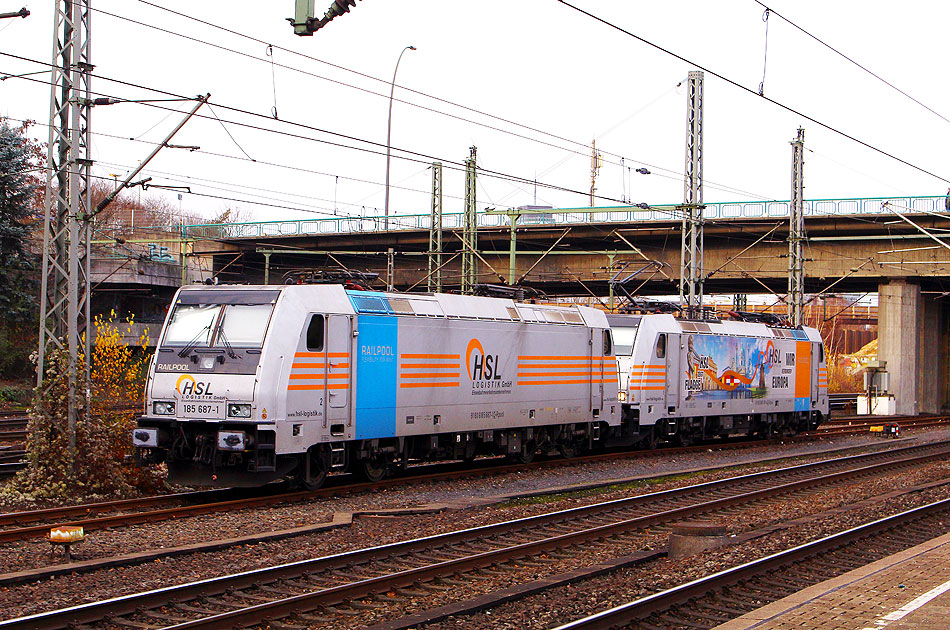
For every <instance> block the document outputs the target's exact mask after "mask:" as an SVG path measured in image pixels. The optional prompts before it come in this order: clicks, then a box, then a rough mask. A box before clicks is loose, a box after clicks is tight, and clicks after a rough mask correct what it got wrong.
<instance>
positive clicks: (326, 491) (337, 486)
mask: <svg viewBox="0 0 950 630" xmlns="http://www.w3.org/2000/svg"><path fill="white" fill-rule="evenodd" d="M767 443H768V442H763V441H761V440H755V441H751V442H750V441H736V442H719V441H717V442H716V443H715V448H717V449H722V450H726V449H743V448H754V447H757V446H761V445H763V444H767ZM708 448H710V445H705V444H704V445H698V446H689V447H670V448H663V449H658V450H653V451H620V452H609V453H598V454H595V455H586V456H582V457H575V458H570V459H561V458H556V459H543V460H539V461H535V462H532V463H530V464H503V465H499V464H498V460H481V461H480V462H478V461H477V462H476V464H475V465H474V466H472V465H467V466H466V467H464V468H461V469H460V468H459V467H458V466H456V465H433V464H430V465H425V466H419V467H413V468H410V469H409V471H407V472H406V473H404V474H403V475H401V476H399V477H395V478H390V479H385V480H383V481H380V482H376V483H360V482H356V483H354V482H353V481H352V478H348V477H345V476H343V477H336V476H335V477H331V482H330V483H328V484H327V486H326V487H324V488H321V489H320V490H315V491H298V492H275V491H273V490H272V489H269V488H264V489H258V490H251V491H248V490H243V491H242V490H211V491H197V492H190V493H179V494H173V495H159V496H152V497H143V498H136V499H123V500H117V501H107V502H101V503H93V504H83V505H75V506H66V507H57V508H49V509H41V510H30V511H28V512H11V513H2V514H0V542H9V541H15V540H26V539H31V538H40V537H43V536H45V535H46V534H47V533H48V532H49V528H50V526H51V525H77V526H82V527H83V528H84V529H85V530H86V531H94V530H96V529H103V528H109V527H122V526H127V525H135V524H138V523H146V522H156V521H160V520H167V519H174V518H182V517H189V516H197V515H201V514H213V513H217V512H224V511H229V510H237V509H244V508H254V507H263V506H267V505H275V504H278V503H288V502H294V501H305V500H312V499H315V498H319V497H323V496H334V495H340V494H357V493H360V492H364V491H367V490H370V489H377V490H378V489H383V488H394V487H400V486H406V485H413V484H418V483H428V482H433V483H438V482H440V481H448V480H454V479H464V478H472V477H478V476H488V475H503V474H508V473H511V472H521V471H527V470H536V469H541V468H549V467H557V466H570V465H576V464H578V463H595V462H598V461H607V460H615V459H621V458H633V457H636V458H644V457H665V456H669V455H671V454H677V453H689V452H697V451H705V450H707V449H708ZM8 464H9V468H8V470H9V473H7V474H13V473H15V472H16V470H19V469H20V468H22V467H23V466H24V465H25V464H23V463H22V462H15V461H10V462H8ZM5 465H7V463H3V462H0V476H2V475H3V474H4V466H5ZM247 492H251V493H252V494H251V496H246V494H247ZM27 523H35V524H34V525H28V526H27V525H25V524H27Z"/></svg>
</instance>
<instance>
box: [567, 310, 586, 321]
mask: <svg viewBox="0 0 950 630" xmlns="http://www.w3.org/2000/svg"><path fill="white" fill-rule="evenodd" d="M564 321H566V322H567V323H568V324H583V323H584V320H583V319H582V318H581V314H580V313H575V312H573V311H568V312H566V313H564Z"/></svg>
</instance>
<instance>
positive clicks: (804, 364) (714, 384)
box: [607, 315, 828, 443]
mask: <svg viewBox="0 0 950 630" xmlns="http://www.w3.org/2000/svg"><path fill="white" fill-rule="evenodd" d="M607 320H608V322H609V323H610V326H611V331H612V332H613V335H614V340H615V349H616V354H617V359H618V361H619V366H620V390H621V391H620V397H621V399H622V400H623V401H624V420H625V423H624V424H626V425H636V426H637V427H639V428H641V429H642V431H641V433H642V434H643V437H644V439H648V440H649V441H650V442H651V443H655V442H656V441H657V440H662V439H671V438H673V439H676V440H677V441H680V442H689V441H692V440H694V439H698V438H709V437H713V436H717V435H718V436H725V435H729V434H736V433H744V434H760V435H770V434H772V433H776V432H783V433H795V432H798V431H803V430H806V429H809V428H814V427H815V426H817V425H818V423H819V422H821V420H822V419H823V418H824V417H825V416H827V414H828V379H827V367H826V366H825V356H824V348H823V345H822V343H821V337H820V336H819V335H818V331H816V330H814V329H812V328H805V327H802V328H783V327H771V326H767V325H765V324H760V323H749V322H741V321H718V320H712V321H686V320H680V319H676V318H674V317H673V316H672V315H644V316H635V315H608V316H607ZM646 427H651V428H652V432H651V431H647V430H646Z"/></svg>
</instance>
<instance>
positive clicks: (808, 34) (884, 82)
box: [752, 0, 950, 123]
mask: <svg viewBox="0 0 950 630" xmlns="http://www.w3.org/2000/svg"><path fill="white" fill-rule="evenodd" d="M752 1H753V2H755V3H756V4H758V5H759V6H761V7H763V8H764V9H765V10H766V11H768V12H769V13H771V14H772V15H777V16H778V17H779V18H781V19H782V20H784V21H785V22H786V23H788V24H789V25H790V26H792V27H794V28H796V29H798V30H799V31H801V32H802V33H804V34H805V35H807V36H808V37H810V38H812V39H813V40H815V41H816V42H818V43H819V44H821V45H822V46H824V47H825V48H827V49H828V50H830V51H831V52H833V53H835V54H836V55H838V56H839V57H841V58H843V59H845V60H846V61H848V62H850V63H851V64H853V65H855V66H857V67H858V68H860V69H861V70H863V71H865V72H866V73H868V74H870V75H871V76H872V77H874V78H875V79H877V80H878V81H880V82H881V83H883V84H884V85H886V86H888V87H889V88H891V89H893V90H895V91H897V92H899V93H900V94H902V95H903V96H905V97H907V98H909V99H910V100H912V101H913V102H915V103H917V104H918V105H920V106H921V107H923V108H924V109H926V110H927V111H928V112H930V113H931V114H933V115H934V116H936V117H937V118H940V119H941V120H943V121H944V122H948V123H950V119H948V118H947V117H946V116H944V115H943V114H941V113H940V112H937V111H935V110H933V109H932V108H930V107H929V106H927V105H925V104H924V103H921V102H920V101H918V100H917V99H916V98H914V97H913V96H911V95H910V94H908V93H907V92H905V91H904V90H902V89H900V88H899V87H897V86H896V85H894V84H893V83H891V82H890V81H888V80H887V79H885V78H884V77H882V76H881V75H879V74H877V73H876V72H872V71H871V70H869V69H868V68H866V67H865V66H863V65H861V64H860V63H858V62H857V61H855V60H854V59H852V58H851V57H849V56H848V55H846V54H844V53H843V52H841V51H840V50H838V49H837V48H835V47H834V46H832V45H831V44H829V43H827V42H825V41H823V40H821V39H820V38H819V37H817V36H815V35H812V34H811V33H809V32H808V31H806V30H805V29H804V28H802V27H801V26H799V25H798V24H796V23H795V22H792V21H791V20H790V19H788V18H787V17H785V16H784V15H782V14H781V13H779V12H778V11H776V10H775V9H772V8H769V7H768V6H766V5H765V4H763V3H762V2H760V0H752Z"/></svg>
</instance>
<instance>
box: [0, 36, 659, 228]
mask: <svg viewBox="0 0 950 630" xmlns="http://www.w3.org/2000/svg"><path fill="white" fill-rule="evenodd" d="M0 55H4V56H8V57H12V58H15V59H19V60H22V61H29V62H32V63H36V64H40V65H46V66H49V65H51V64H48V63H46V62H42V61H38V60H35V59H30V58H27V57H22V56H20V55H15V54H12V53H8V52H3V51H0ZM97 78H99V79H101V80H103V81H107V82H112V83H117V84H119V85H124V86H127V87H134V88H137V89H142V90H148V91H153V92H156V93H159V94H164V95H167V96H175V97H178V98H187V97H185V96H182V95H179V94H174V93H172V92H167V91H165V90H161V89H158V88H153V87H148V86H144V85H140V84H136V83H131V82H128V81H123V80H120V79H113V78H110V77H104V76H101V75H97ZM23 79H24V80H27V81H29V80H32V81H35V82H37V83H42V84H46V85H49V82H48V81H39V80H36V79H31V78H29V77H24V78H23ZM93 94H96V95H100V96H108V97H110V98H117V97H115V95H107V94H104V93H102V92H93ZM119 100H123V99H119ZM131 102H134V103H136V104H139V105H145V106H147V107H152V108H155V109H161V110H165V111H167V110H168V108H167V107H164V106H161V105H157V104H155V103H151V102H137V101H131ZM209 103H210V101H209ZM210 104H212V105H215V106H216V107H218V108H220V109H226V110H228V111H231V112H235V113H240V114H244V115H247V116H250V117H252V118H263V119H265V120H268V121H272V122H273V121H274V120H273V119H272V118H270V117H269V116H265V115H263V114H260V113H257V112H251V111H248V110H244V109H240V108H237V107H232V106H228V105H223V104H221V103H210ZM193 117H195V118H201V119H204V120H220V119H218V118H216V117H213V116H206V115H204V114H200V113H195V114H193ZM223 122H227V123H229V124H232V125H235V126H239V127H245V128H248V129H254V130H257V131H263V132H266V133H274V134H278V135H281V136H285V137H290V138H295V139H300V140H307V141H310V142H320V143H323V144H328V145H330V146H336V147H340V148H345V149H353V150H357V151H363V152H366V153H373V154H375V155H383V153H382V152H380V151H376V150H374V149H371V148H364V147H357V146H351V145H347V144H342V143H340V142H332V141H330V140H323V139H318V138H312V137H309V136H304V135H300V134H297V133H291V132H288V131H281V130H277V129H268V128H266V127H261V126H259V125H252V124H250V123H245V122H239V121H234V120H227V121H223ZM276 122H279V123H283V124H285V125H291V126H293V127H299V128H302V129H307V130H309V131H316V132H319V133H326V134H328V135H331V136H338V137H341V138H344V139H347V140H352V141H355V142H361V143H365V144H369V145H372V146H377V147H382V146H383V145H382V144H381V143H378V142H375V141H371V140H364V139H362V138H358V137H355V136H349V135H346V134H341V133H337V132H333V131H329V130H326V129H321V128H319V127H314V126H312V125H307V124H304V123H300V122H293V121H288V120H278V121H276ZM396 151H400V152H402V153H404V154H407V155H408V156H416V157H407V156H406V155H403V156H398V155H397V156H395V157H397V158H398V159H402V160H404V161H409V162H416V163H420V164H429V163H430V162H431V161H441V162H442V163H443V166H444V167H447V168H449V169H453V170H457V171H462V172H464V169H465V165H464V163H463V162H459V161H456V160H451V159H448V158H439V157H436V156H431V155H427V154H423V153H419V152H416V151H409V150H407V149H399V148H397V149H396ZM419 158H425V159H419ZM479 172H480V173H481V174H483V175H484V176H488V177H494V178H496V179H500V180H503V181H509V182H519V183H536V184H537V185H539V186H542V187H544V188H548V189H551V190H557V191H561V192H565V193H569V194H575V195H581V196H584V197H589V193H588V192H583V191H578V190H574V189H571V188H568V187H565V186H559V185H556V184H549V183H545V182H534V180H531V179H527V178H524V177H520V176H517V175H511V174H506V173H501V172H499V171H494V170H489V169H485V168H482V167H479ZM595 197H596V198H598V199H602V200H604V201H611V202H614V203H623V202H621V200H619V199H616V198H613V197H608V196H605V195H595ZM656 210H658V211H662V212H669V213H670V214H671V215H672V214H674V212H673V211H672V210H666V209H662V208H656Z"/></svg>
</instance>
